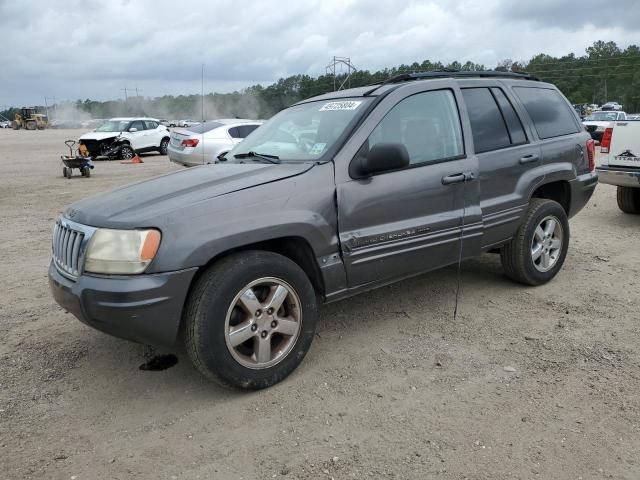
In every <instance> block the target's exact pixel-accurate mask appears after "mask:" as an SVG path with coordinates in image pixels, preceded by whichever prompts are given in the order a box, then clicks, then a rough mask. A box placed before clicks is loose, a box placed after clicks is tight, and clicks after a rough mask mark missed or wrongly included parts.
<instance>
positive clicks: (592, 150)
mask: <svg viewBox="0 0 640 480" xmlns="http://www.w3.org/2000/svg"><path fill="white" fill-rule="evenodd" d="M587 160H588V161H589V171H590V172H593V171H594V170H595V168H596V142H595V141H594V140H593V138H590V139H589V140H587Z"/></svg>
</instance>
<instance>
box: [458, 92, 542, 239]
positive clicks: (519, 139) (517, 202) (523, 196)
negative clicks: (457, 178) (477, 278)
mask: <svg viewBox="0 0 640 480" xmlns="http://www.w3.org/2000/svg"><path fill="white" fill-rule="evenodd" d="M462 96H463V97H464V100H465V104H466V107H467V112H468V114H469V122H470V123H471V130H472V133H473V144H474V149H475V153H476V155H477V157H478V172H479V180H480V194H479V195H480V197H479V201H480V209H481V211H482V222H483V225H484V234H483V238H482V247H483V248H485V249H486V248H490V247H491V246H493V245H495V244H499V243H501V242H503V241H504V240H506V239H508V238H510V237H511V236H513V233H514V232H515V231H516V229H517V228H518V225H519V222H520V218H521V216H522V213H523V212H524V209H525V208H526V207H527V204H528V193H529V191H528V189H525V188H523V187H524V186H525V185H526V186H527V187H528V186H529V185H530V184H531V181H527V178H528V177H531V178H533V177H535V175H536V174H535V172H532V171H534V170H535V169H539V168H540V167H541V165H542V158H541V154H540V147H539V146H538V145H536V144H535V143H534V144H532V143H531V142H530V135H529V136H528V135H527V132H525V129H524V127H523V123H522V121H521V119H520V117H519V116H518V114H517V112H516V110H515V109H514V107H513V105H512V102H511V101H510V100H509V98H508V97H507V95H506V94H505V89H503V88H502V87H501V85H500V84H499V83H497V82H484V86H478V82H475V83H473V87H463V88H462Z"/></svg>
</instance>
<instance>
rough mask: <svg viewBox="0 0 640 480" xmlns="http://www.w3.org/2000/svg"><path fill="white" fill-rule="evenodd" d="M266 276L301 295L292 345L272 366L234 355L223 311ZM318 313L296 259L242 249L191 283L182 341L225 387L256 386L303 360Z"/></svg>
mask: <svg viewBox="0 0 640 480" xmlns="http://www.w3.org/2000/svg"><path fill="white" fill-rule="evenodd" d="M264 277H275V278H277V279H280V280H282V281H284V282H286V283H287V284H288V285H289V286H290V287H291V288H292V289H293V290H294V291H295V293H296V294H297V296H298V298H299V301H300V306H301V307H302V308H301V314H302V315H301V317H300V318H301V321H300V324H301V326H300V327H299V333H298V334H297V337H295V340H294V341H292V346H291V347H290V348H291V350H290V351H289V352H288V353H287V354H286V355H285V356H283V358H281V359H280V360H278V363H276V364H275V365H272V366H269V367H266V368H261V369H256V368H249V367H247V366H244V365H242V364H241V363H240V362H239V361H238V360H236V359H235V358H234V356H233V354H232V353H231V347H228V346H227V340H226V339H227V335H226V331H225V330H226V319H227V313H228V312H231V307H232V302H233V301H234V299H235V298H236V296H237V295H238V294H239V293H241V292H242V291H243V288H244V287H245V286H247V285H249V284H250V283H251V282H253V281H256V280H258V279H261V278H264ZM316 317H317V303H316V296H315V292H314V290H313V286H312V285H311V282H310V281H309V278H308V277H307V275H306V274H305V273H304V271H303V270H302V269H301V268H300V267H299V266H298V265H297V264H296V263H294V262H293V261H291V260H290V259H288V258H286V257H283V256H282V255H278V254H275V253H271V252H263V251H247V252H240V253H237V254H233V255H230V256H228V257H226V258H224V259H222V260H221V261H219V262H218V263H215V264H214V265H213V266H211V267H210V268H209V269H207V270H206V271H205V272H204V273H203V274H202V275H201V276H200V278H199V279H198V280H197V281H196V283H195V284H194V286H193V287H192V289H191V292H190V294H189V298H188V300H187V303H186V305H185V309H184V316H183V326H184V340H185V346H186V350H187V352H188V354H189V357H190V358H191V360H192V362H193V364H194V365H195V367H196V368H197V369H198V370H199V371H200V372H201V373H202V374H203V375H204V376H205V377H207V378H209V379H211V380H214V381H216V382H217V383H220V384H222V385H224V386H230V387H236V388H241V389H248V390H257V389H261V388H266V387H269V386H271V385H274V384H275V383H278V382H279V381H281V380H283V379H284V378H285V377H287V376H288V375H289V374H290V373H291V372H293V370H295V368H296V367H297V366H298V365H299V364H300V363H301V362H302V360H303V358H304V356H305V355H306V353H307V351H308V350H309V347H310V346H311V342H312V340H313V336H314V332H315V324H316ZM260 328H262V327H260ZM269 338H271V337H269ZM274 338H275V337H274ZM251 340H255V339H251Z"/></svg>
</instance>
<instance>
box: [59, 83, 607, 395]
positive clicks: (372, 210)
mask: <svg viewBox="0 0 640 480" xmlns="http://www.w3.org/2000/svg"><path fill="white" fill-rule="evenodd" d="M223 160H224V161H222V162H221V163H219V164H216V165H210V166H203V167H197V168H193V169H189V170H184V171H180V172H176V173H172V174H169V175H165V176H161V177H158V178H154V179H151V180H148V181H145V182H142V183H138V184H135V185H129V186H126V187H123V188H119V189H117V190H114V191H112V192H110V193H106V194H104V195H101V196H98V197H94V198H89V199H86V200H83V201H80V202H78V203H76V204H74V205H72V206H71V207H69V208H68V209H67V210H66V211H65V212H64V213H63V215H62V216H61V217H60V218H59V219H58V221H57V222H56V224H55V229H54V237H53V259H52V262H51V266H50V268H49V279H50V284H51V289H52V291H53V295H54V297H55V299H56V300H57V302H58V303H59V304H60V305H61V306H62V307H64V308H65V309H66V310H68V311H69V312H71V313H73V314H74V315H75V316H76V317H78V318H79V319H80V320H81V321H83V322H84V323H86V324H88V325H91V326H92V327H95V328H97V329H99V330H102V331H104V332H107V333H110V334H112V335H116V336H119V337H123V338H127V339H130V340H134V341H138V342H142V343H147V344H157V345H172V344H173V343H174V342H175V341H176V340H177V338H179V337H180V338H183V339H184V342H185V344H186V348H187V351H188V354H189V356H190V357H191V359H192V361H193V363H194V364H195V366H196V367H197V368H198V370H200V371H201V372H202V373H203V374H204V375H206V376H207V377H209V378H211V379H214V380H217V381H219V382H221V383H223V384H226V385H232V386H237V387H241V388H250V389H257V388H263V387H267V386H270V385H273V384H274V383H276V382H278V381H280V380H282V379H283V378H285V377H286V376H287V375H288V374H289V373H291V372H292V371H293V370H294V369H295V368H296V367H297V365H298V364H300V362H301V361H302V359H303V358H304V356H305V354H306V352H307V350H308V349H309V346H310V345H311V341H312V339H313V335H314V329H315V323H316V318H317V308H318V307H317V304H318V302H319V301H322V302H331V301H335V300H340V299H343V298H345V297H349V296H351V295H354V294H357V293H360V292H364V291H367V290H370V289H372V288H375V287H379V286H381V285H386V284H389V283H391V282H395V281H397V280H400V279H403V278H407V277H410V276H412V275H418V274H420V273H423V272H426V271H429V270H433V269H436V268H440V267H444V266H446V265H450V264H453V263H456V262H457V261H458V259H459V257H460V256H461V257H463V258H467V257H472V256H475V255H479V254H481V253H483V252H487V251H499V252H500V255H501V258H502V263H503V265H504V271H505V273H506V275H507V276H509V277H510V278H512V279H514V280H516V281H518V282H521V283H524V284H527V285H539V284H542V283H545V282H547V281H549V280H551V279H552V278H553V277H554V276H555V275H556V273H558V271H559V270H560V268H561V267H562V264H563V262H564V259H565V256H566V254H567V248H568V245H569V224H568V221H567V219H568V218H569V217H571V216H572V215H575V214H576V213H577V212H578V211H579V210H580V209H582V208H583V207H584V205H585V204H586V203H587V201H588V200H589V198H590V196H591V194H592V192H593V190H594V188H595V186H596V183H597V176H596V174H595V173H594V149H593V140H591V137H590V135H589V134H588V133H587V132H586V131H585V130H584V129H583V128H582V126H581V124H580V121H579V119H578V118H577V116H576V114H575V112H574V111H573V109H572V108H571V105H570V104H569V103H568V102H567V100H566V99H565V98H564V97H563V96H562V94H561V93H560V92H559V91H558V90H557V88H555V87H554V86H553V85H551V84H548V83H543V82H540V81H537V80H536V79H535V78H533V77H530V76H527V75H519V74H509V73H499V72H429V73H424V74H408V75H401V76H399V77H394V78H391V79H390V80H388V81H386V82H384V83H383V84H381V85H375V86H368V87H363V88H354V89H351V90H343V91H338V92H332V93H329V94H326V95H321V96H319V97H314V98H311V99H308V100H305V101H302V102H299V103H297V104H296V105H293V106H292V107H290V108H287V109H285V110H283V111H282V112H280V113H279V114H277V115H276V116H274V117H273V118H272V119H271V120H269V121H268V122H267V123H265V124H264V125H263V126H261V127H260V128H258V129H257V130H256V131H255V132H253V133H252V134H251V135H250V136H249V137H247V139H246V140H245V141H243V142H242V143H241V144H239V145H238V146H236V147H235V148H234V149H233V150H232V151H231V152H230V153H229V154H228V155H227V156H226V158H225V159H223Z"/></svg>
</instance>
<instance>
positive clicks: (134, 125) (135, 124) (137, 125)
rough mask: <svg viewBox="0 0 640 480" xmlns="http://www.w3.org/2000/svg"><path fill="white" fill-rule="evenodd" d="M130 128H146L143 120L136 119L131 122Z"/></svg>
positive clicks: (138, 129) (139, 129)
mask: <svg viewBox="0 0 640 480" xmlns="http://www.w3.org/2000/svg"><path fill="white" fill-rule="evenodd" d="M129 128H130V129H131V128H135V129H136V130H137V131H141V130H144V125H143V123H142V120H135V121H133V122H131V125H129Z"/></svg>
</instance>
